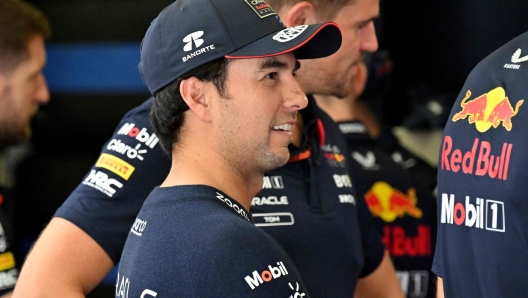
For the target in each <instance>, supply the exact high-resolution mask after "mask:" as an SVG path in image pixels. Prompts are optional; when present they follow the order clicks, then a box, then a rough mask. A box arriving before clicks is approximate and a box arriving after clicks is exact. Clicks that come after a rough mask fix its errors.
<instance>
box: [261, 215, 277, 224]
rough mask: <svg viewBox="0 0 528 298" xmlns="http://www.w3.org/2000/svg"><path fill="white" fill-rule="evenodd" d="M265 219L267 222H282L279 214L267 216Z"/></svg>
mask: <svg viewBox="0 0 528 298" xmlns="http://www.w3.org/2000/svg"><path fill="white" fill-rule="evenodd" d="M264 220H265V221H266V222H268V223H269V222H280V217H278V216H266V217H264Z"/></svg>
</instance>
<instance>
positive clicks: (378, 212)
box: [365, 181, 423, 222]
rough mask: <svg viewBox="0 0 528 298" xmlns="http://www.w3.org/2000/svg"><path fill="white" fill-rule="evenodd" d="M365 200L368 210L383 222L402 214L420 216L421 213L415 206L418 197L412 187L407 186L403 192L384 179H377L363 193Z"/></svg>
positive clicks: (390, 220) (391, 220)
mask: <svg viewBox="0 0 528 298" xmlns="http://www.w3.org/2000/svg"><path fill="white" fill-rule="evenodd" d="M365 201H366V202H367V205H368V207H369V209H370V212H372V214H373V215H374V216H377V217H379V218H381V219H382V220H383V221H385V222H393V221H394V220H395V219H396V218H398V217H403V216H404V215H410V216H412V217H415V218H421V217H422V215H423V214H422V210H420V208H418V207H416V204H418V198H417V197H416V190H415V189H414V188H409V189H408V190H407V193H406V194H405V193H403V192H401V191H399V190H397V189H395V188H393V187H392V186H390V184H388V183H387V182H385V181H378V182H376V183H374V185H372V188H371V189H370V190H369V191H368V192H367V193H366V194H365Z"/></svg>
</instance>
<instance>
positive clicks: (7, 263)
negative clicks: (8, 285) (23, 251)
mask: <svg viewBox="0 0 528 298" xmlns="http://www.w3.org/2000/svg"><path fill="white" fill-rule="evenodd" d="M13 267H15V256H13V253H12V252H6V253H3V254H0V271H5V270H7V269H11V268H13Z"/></svg>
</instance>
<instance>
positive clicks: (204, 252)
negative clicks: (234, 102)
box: [115, 185, 308, 298]
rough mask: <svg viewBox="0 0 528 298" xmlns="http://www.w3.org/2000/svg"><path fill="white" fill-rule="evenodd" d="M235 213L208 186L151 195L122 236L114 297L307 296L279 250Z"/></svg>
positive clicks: (226, 199) (156, 191)
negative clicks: (124, 236)
mask: <svg viewBox="0 0 528 298" xmlns="http://www.w3.org/2000/svg"><path fill="white" fill-rule="evenodd" d="M227 202H228V203H227ZM235 210H237V211H239V212H243V213H244V214H245V213H246V211H245V210H243V208H242V207H240V206H239V205H237V204H236V201H234V200H233V199H231V198H229V197H228V196H227V195H225V194H224V193H221V192H220V191H219V190H216V189H214V188H212V187H209V186H205V185H188V186H176V187H167V188H156V189H154V190H153V191H152V193H151V194H150V195H149V197H148V198H147V199H146V201H145V204H144V205H143V207H142V209H141V211H140V212H139V214H138V217H137V219H136V221H135V223H134V225H133V226H132V228H131V229H130V233H129V234H128V239H127V242H126V244H125V247H124V249H123V255H122V256H121V261H120V265H119V271H118V280H117V284H116V295H115V296H116V297H119V298H125V297H156V296H158V297H284V298H286V297H291V296H293V295H296V293H297V296H295V297H308V295H307V292H306V288H305V287H304V285H303V283H302V281H301V278H300V276H299V273H298V272H297V270H296V269H295V265H294V264H293V263H292V261H291V260H290V259H289V257H288V256H287V255H286V253H285V252H284V251H283V250H282V249H281V248H280V246H279V245H278V243H277V242H276V241H275V240H274V239H273V238H271V237H270V236H269V235H267V234H266V233H264V232H263V231H262V230H260V229H258V228H257V227H255V226H254V225H253V224H252V223H251V221H250V220H248V219H247V217H244V216H241V215H240V214H238V212H237V211H235ZM300 295H302V296H300Z"/></svg>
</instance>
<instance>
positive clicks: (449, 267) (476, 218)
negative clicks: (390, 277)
mask: <svg viewBox="0 0 528 298" xmlns="http://www.w3.org/2000/svg"><path fill="white" fill-rule="evenodd" d="M526 52H528V33H524V34H522V35H520V36H518V37H516V38H515V39H513V40H511V41H510V42H508V43H507V44H506V45H504V46H502V47H501V48H499V49H498V50H496V51H495V52H493V53H492V54H491V55H489V56H488V57H486V58H485V59H484V60H483V61H481V62H480V63H479V64H478V65H477V66H476V67H475V68H474V69H473V71H472V72H471V73H470V74H469V76H468V78H467V80H466V82H465V84H464V86H463V87H462V90H461V92H460V94H459V95H458V98H457V101H456V102H455V104H454V106H453V109H452V110H451V114H450V116H449V120H448V122H447V125H446V127H445V130H444V135H443V139H442V146H441V148H440V156H439V160H438V161H439V163H438V165H439V166H438V218H439V222H438V240H437V242H436V251H435V257H434V263H433V272H435V273H436V274H437V275H438V276H439V277H441V279H439V289H438V290H439V291H438V292H439V297H443V294H444V293H445V296H446V297H526V293H528V281H527V280H526V268H528V254H527V253H526V251H527V249H528V245H527V242H526V239H528V217H527V216H526V214H527V212H528V205H527V203H526V202H527V201H526V199H527V197H526V194H528V184H527V183H526V169H527V167H528V165H527V162H526V156H525V148H527V147H528V139H527V138H526V131H527V128H528V109H527V108H526V106H525V100H526V98H527V97H528V96H527V95H528V89H527V87H526V81H527V80H528V64H527V62H526V61H528V59H527V58H526ZM442 281H443V285H442ZM442 290H443V291H442Z"/></svg>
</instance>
